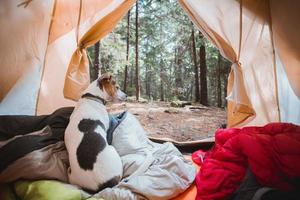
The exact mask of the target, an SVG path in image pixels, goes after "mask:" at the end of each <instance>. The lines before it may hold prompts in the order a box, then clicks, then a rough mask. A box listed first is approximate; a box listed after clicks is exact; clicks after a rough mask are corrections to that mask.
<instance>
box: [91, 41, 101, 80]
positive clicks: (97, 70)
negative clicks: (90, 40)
mask: <svg viewBox="0 0 300 200" xmlns="http://www.w3.org/2000/svg"><path fill="white" fill-rule="evenodd" d="M94 72H95V74H94V77H93V80H96V78H97V77H98V76H100V75H101V65H100V41H98V42H96V44H95V45H94Z"/></svg>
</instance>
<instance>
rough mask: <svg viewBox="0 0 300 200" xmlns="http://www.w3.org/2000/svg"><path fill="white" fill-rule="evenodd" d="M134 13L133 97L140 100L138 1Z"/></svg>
mask: <svg viewBox="0 0 300 200" xmlns="http://www.w3.org/2000/svg"><path fill="white" fill-rule="evenodd" d="M135 8H136V13H135V97H136V100H137V101H138V100H139V99H140V80H139V74H140V73H139V1H138V0H137V1H136V6H135Z"/></svg>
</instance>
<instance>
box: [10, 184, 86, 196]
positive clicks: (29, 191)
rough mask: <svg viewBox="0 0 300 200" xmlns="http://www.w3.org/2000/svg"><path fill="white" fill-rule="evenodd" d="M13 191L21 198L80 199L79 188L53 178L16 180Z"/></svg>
mask: <svg viewBox="0 0 300 200" xmlns="http://www.w3.org/2000/svg"><path fill="white" fill-rule="evenodd" d="M15 191H16V194H17V195H18V196H19V197H20V198H21V199H22V200H58V199H61V200H81V192H80V190H79V189H77V188H75V187H74V186H71V185H67V184H64V183H61V182H59V181H53V180H40V181H32V182H30V181H17V182H16V183H15Z"/></svg>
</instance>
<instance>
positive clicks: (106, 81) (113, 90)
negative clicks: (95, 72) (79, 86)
mask: <svg viewBox="0 0 300 200" xmlns="http://www.w3.org/2000/svg"><path fill="white" fill-rule="evenodd" d="M85 92H86V93H90V94H92V95H95V96H98V97H100V98H102V99H104V100H105V101H107V102H117V101H124V100H126V94H125V93H124V92H122V91H121V90H120V88H119V86H118V85H117V84H116V81H115V80H114V78H113V76H112V75H111V74H110V73H105V74H103V75H101V76H100V77H99V78H98V79H97V80H95V81H94V82H92V83H91V84H90V86H89V87H88V88H87V90H86V91H85Z"/></svg>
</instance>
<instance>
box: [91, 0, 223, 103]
mask: <svg viewBox="0 0 300 200" xmlns="http://www.w3.org/2000/svg"><path fill="white" fill-rule="evenodd" d="M139 5H140V8H139V65H140V77H139V78H140V81H141V95H142V96H143V97H145V98H148V99H151V100H152V99H153V100H159V99H160V97H161V92H163V93H164V97H165V101H173V100H187V101H191V100H193V98H194V88H195V86H194V84H195V83H194V64H193V60H192V51H191V30H192V26H193V24H192V23H191V20H190V19H189V18H188V16H187V14H186V13H185V12H184V10H183V9H182V8H181V6H180V5H179V4H178V1H177V0H143V1H140V3H139ZM130 16H131V17H130V40H129V41H130V50H129V61H128V62H127V61H126V36H127V17H124V18H123V20H122V21H120V22H119V24H118V25H117V27H116V28H115V29H114V30H113V32H112V33H110V34H109V35H108V36H106V37H105V38H103V39H102V40H101V47H100V57H101V59H100V61H101V63H100V65H101V67H102V68H101V70H102V72H108V71H109V72H112V73H114V74H115V75H116V76H117V79H118V82H119V84H120V85H123V83H124V68H125V65H126V64H128V68H129V70H128V89H127V93H128V95H134V93H135V87H134V81H132V80H134V79H135V77H134V76H135V75H134V74H135V73H134V71H133V73H131V71H132V70H134V68H135V9H131V15H130ZM194 29H195V30H197V28H196V27H194ZM195 38H196V48H197V59H198V63H199V52H198V51H199V48H200V45H202V44H204V45H205V47H206V59H207V69H208V72H207V80H208V97H209V104H210V105H216V95H217V94H216V89H215V87H216V66H217V63H218V50H217V49H216V48H215V47H214V46H213V45H212V44H211V43H210V42H208V41H207V40H206V39H204V38H203V39H200V37H199V33H198V32H197V31H196V32H195ZM88 52H89V55H90V57H91V60H93V57H94V55H93V54H94V50H93V47H91V48H89V50H88ZM223 66H224V67H225V68H228V67H229V65H228V63H226V62H225V61H224V60H223ZM91 68H92V67H91ZM227 71H228V70H227ZM91 72H92V69H91ZM92 73H93V72H92ZM227 73H228V72H227ZM222 80H223V79H222ZM131 82H133V85H131ZM225 84H226V81H225V79H224V80H223V82H222V86H223V87H225ZM223 96H224V94H223Z"/></svg>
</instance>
